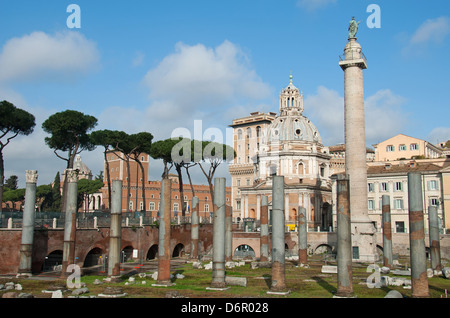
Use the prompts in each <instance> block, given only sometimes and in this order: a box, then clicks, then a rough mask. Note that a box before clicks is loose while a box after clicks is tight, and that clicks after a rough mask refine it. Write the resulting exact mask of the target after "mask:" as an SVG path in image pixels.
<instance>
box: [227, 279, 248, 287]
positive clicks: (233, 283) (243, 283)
mask: <svg viewBox="0 0 450 318" xmlns="http://www.w3.org/2000/svg"><path fill="white" fill-rule="evenodd" d="M225 283H226V284H227V285H231V286H243V287H247V278H246V277H232V276H225Z"/></svg>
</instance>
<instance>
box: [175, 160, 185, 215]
mask: <svg viewBox="0 0 450 318" xmlns="http://www.w3.org/2000/svg"><path fill="white" fill-rule="evenodd" d="M175 169H176V170H177V173H178V183H179V184H178V188H179V190H180V203H181V216H182V217H183V221H184V217H185V216H186V207H185V206H184V187H183V174H182V172H181V166H180V165H178V164H176V165H175Z"/></svg>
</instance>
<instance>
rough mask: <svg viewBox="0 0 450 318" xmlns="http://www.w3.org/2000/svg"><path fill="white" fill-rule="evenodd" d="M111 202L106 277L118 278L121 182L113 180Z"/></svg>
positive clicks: (120, 231)
mask: <svg viewBox="0 0 450 318" xmlns="http://www.w3.org/2000/svg"><path fill="white" fill-rule="evenodd" d="M111 201H112V202H111V227H110V235H109V257H108V276H111V277H118V276H120V251H121V246H120V245H121V237H122V180H113V182H112V195H111Z"/></svg>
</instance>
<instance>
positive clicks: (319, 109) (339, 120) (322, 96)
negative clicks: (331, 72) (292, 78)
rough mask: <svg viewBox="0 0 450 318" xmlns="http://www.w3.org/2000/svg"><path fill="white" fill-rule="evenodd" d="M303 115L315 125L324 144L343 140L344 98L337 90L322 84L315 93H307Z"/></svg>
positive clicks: (329, 144)
mask: <svg viewBox="0 0 450 318" xmlns="http://www.w3.org/2000/svg"><path fill="white" fill-rule="evenodd" d="M304 107H305V110H304V112H303V115H304V116H306V117H308V118H309V119H311V121H312V123H313V124H314V125H316V127H317V129H318V130H319V134H320V136H321V137H322V142H323V144H324V145H326V146H331V145H334V144H338V143H342V142H344V98H343V97H342V96H340V95H339V93H338V92H336V91H334V90H331V89H328V88H326V87H324V86H319V87H318V88H317V94H316V95H308V96H306V97H305V101H304Z"/></svg>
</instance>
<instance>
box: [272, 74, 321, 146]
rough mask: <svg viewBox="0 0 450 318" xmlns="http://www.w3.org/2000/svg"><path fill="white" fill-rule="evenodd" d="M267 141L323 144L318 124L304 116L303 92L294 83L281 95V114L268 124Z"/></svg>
mask: <svg viewBox="0 0 450 318" xmlns="http://www.w3.org/2000/svg"><path fill="white" fill-rule="evenodd" d="M266 138H267V139H266V140H267V142H269V143H270V142H276V141H305V142H310V143H319V144H322V139H321V138H320V134H319V131H318V130H317V128H316V126H314V124H313V123H312V122H311V121H310V120H309V119H308V118H306V117H305V116H303V93H301V92H300V91H299V89H298V88H297V87H295V85H294V84H293V83H292V75H291V76H290V81H289V85H288V86H287V87H286V88H285V89H284V90H283V92H282V93H281V95H280V116H278V117H277V118H275V120H274V121H273V122H272V123H271V124H270V125H269V126H268V128H267V131H266Z"/></svg>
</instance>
